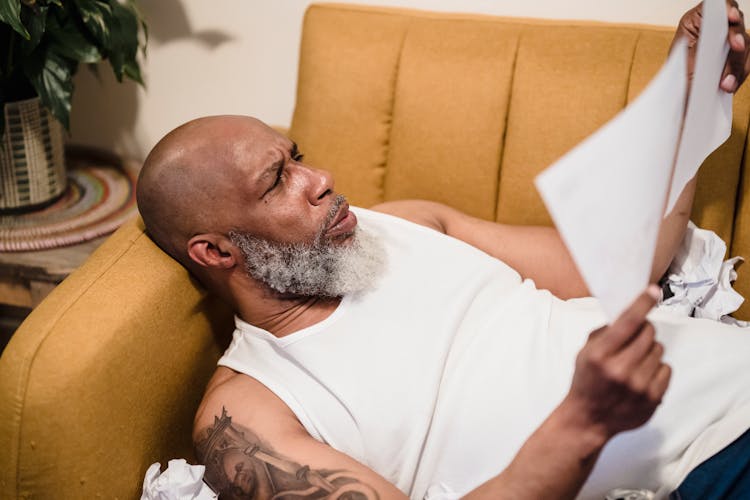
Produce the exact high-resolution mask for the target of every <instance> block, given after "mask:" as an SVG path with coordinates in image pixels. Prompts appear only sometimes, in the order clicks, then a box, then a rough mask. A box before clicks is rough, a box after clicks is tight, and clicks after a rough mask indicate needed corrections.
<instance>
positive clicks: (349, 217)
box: [325, 196, 357, 238]
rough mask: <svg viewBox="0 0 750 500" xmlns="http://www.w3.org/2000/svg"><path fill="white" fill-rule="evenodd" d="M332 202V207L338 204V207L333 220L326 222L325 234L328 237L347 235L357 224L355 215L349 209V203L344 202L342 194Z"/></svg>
mask: <svg viewBox="0 0 750 500" xmlns="http://www.w3.org/2000/svg"><path fill="white" fill-rule="evenodd" d="M334 203H335V205H334V207H335V206H336V205H338V206H339V209H338V211H337V212H336V213H335V215H334V217H333V220H331V222H330V224H328V227H327V228H326V231H325V234H326V236H328V237H329V238H336V237H340V236H348V235H349V234H351V233H352V232H353V231H354V228H355V227H356V226H357V216H356V215H354V213H353V212H352V211H350V210H349V203H347V202H346V200H345V199H344V198H343V196H342V197H341V199H337V200H336V201H335V202H334Z"/></svg>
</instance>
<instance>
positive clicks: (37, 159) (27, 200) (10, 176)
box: [0, 97, 67, 212]
mask: <svg viewBox="0 0 750 500" xmlns="http://www.w3.org/2000/svg"><path fill="white" fill-rule="evenodd" d="M66 186H67V178H66V175H65V159H64V154H63V136H62V127H61V126H60V124H59V123H58V122H57V120H55V119H54V118H53V117H52V115H51V114H50V112H49V111H48V110H47V109H46V108H43V107H42V106H41V105H40V103H39V98H38V97H35V98H34V99H28V100H25V101H16V102H9V103H6V104H5V133H4V135H3V139H2V148H0V211H4V212H13V211H26V210H32V209H34V208H37V207H41V206H44V205H45V204H46V203H48V202H50V201H52V200H54V199H55V198H57V197H58V196H59V195H61V194H62V193H63V192H64V191H65V188H66Z"/></svg>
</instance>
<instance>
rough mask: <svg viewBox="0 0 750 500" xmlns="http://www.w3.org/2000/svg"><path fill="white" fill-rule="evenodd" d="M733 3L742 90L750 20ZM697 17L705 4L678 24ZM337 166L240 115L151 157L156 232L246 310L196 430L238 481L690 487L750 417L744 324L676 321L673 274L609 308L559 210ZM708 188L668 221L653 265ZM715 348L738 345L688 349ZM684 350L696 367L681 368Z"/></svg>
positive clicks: (691, 31)
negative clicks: (440, 191) (662, 303)
mask: <svg viewBox="0 0 750 500" xmlns="http://www.w3.org/2000/svg"><path fill="white" fill-rule="evenodd" d="M730 7H731V8H730V9H729V15H728V18H729V24H730V35H729V41H730V45H731V48H732V51H731V52H730V56H729V59H728V63H727V71H726V75H725V77H723V78H722V81H721V83H720V85H721V86H722V88H724V89H725V90H726V91H730V92H731V91H734V90H736V88H737V87H738V86H739V84H741V83H742V81H743V80H744V78H745V75H746V73H747V69H748V64H749V63H748V61H749V59H748V57H747V54H748V42H749V40H748V37H747V36H746V35H745V34H744V25H743V21H742V15H741V13H740V12H739V10H738V9H737V6H736V4H732V5H731V6H730ZM698 27H699V9H698V8H696V9H693V10H691V11H689V12H688V14H686V16H685V17H683V20H682V21H681V24H680V28H679V29H678V34H683V35H687V36H690V37H692V38H691V40H692V41H693V42H694V41H695V37H696V36H697V28H698ZM333 188H334V186H333V179H332V178H331V176H330V174H329V173H327V172H325V171H321V170H316V169H314V168H312V167H310V166H308V165H305V164H304V163H303V162H302V156H301V154H300V153H299V151H297V147H296V145H295V144H293V143H292V142H291V141H290V140H288V139H287V138H285V137H283V136H281V135H279V134H277V133H275V132H274V131H273V130H271V129H270V128H268V127H267V126H265V125H264V124H262V123H260V122H258V121H257V120H254V119H251V118H246V117H236V116H221V117H210V118H203V119H199V120H195V121H192V122H189V123H187V124H185V125H183V126H181V127H179V128H178V129H176V130H174V131H173V132H171V133H170V134H168V135H167V136H166V137H165V138H164V139H162V141H160V142H159V144H158V145H157V146H156V147H155V148H154V150H153V151H152V152H151V154H150V155H149V157H148V159H147V161H146V164H145V165H144V168H143V171H142V172H141V176H140V179H139V184H138V204H139V208H140V210H141V213H142V215H143V218H144V221H145V223H146V226H147V229H148V231H149V234H150V235H151V237H152V238H153V239H154V241H156V242H157V244H159V246H160V247H161V248H162V249H164V250H165V251H166V252H168V253H169V254H170V255H172V256H173V257H174V258H175V259H177V260H178V261H179V262H181V263H182V264H183V265H184V266H185V267H186V268H187V269H188V270H190V271H191V272H192V273H193V274H194V275H195V276H196V277H197V278H198V279H199V280H200V281H201V283H202V284H203V285H205V286H206V287H207V288H209V289H210V290H212V291H213V292H214V293H216V294H218V295H219V296H220V297H221V298H223V299H224V300H225V301H226V302H228V303H229V304H230V305H231V306H232V307H233V308H234V310H235V311H236V313H237V321H236V322H237V330H236V331H235V335H234V339H233V342H232V344H231V346H230V347H229V349H228V350H227V352H226V353H225V355H224V357H223V358H222V359H221V360H220V362H219V364H220V367H219V368H218V369H217V371H216V373H215V375H214V377H213V378H212V379H211V381H210V382H209V385H208V388H207V390H206V394H205V396H204V400H203V402H202V404H201V407H200V409H199V411H198V413H197V415H196V419H195V428H194V429H195V431H194V440H195V443H196V448H197V450H198V455H199V458H200V459H201V460H202V461H203V463H205V464H206V467H207V470H206V478H207V481H208V482H209V484H211V485H212V486H213V487H214V489H216V490H217V491H219V492H220V493H221V494H222V497H226V498H272V497H273V498H291V497H305V498H306V497H309V498H323V497H332V498H352V499H354V498H403V496H404V494H407V495H409V496H411V497H413V498H432V499H434V498H453V497H455V496H457V495H466V496H467V497H468V498H483V497H487V498H572V497H574V496H575V495H577V494H578V493H579V492H580V493H581V494H582V495H583V496H586V497H594V498H596V497H599V498H601V497H602V496H603V494H604V492H606V491H607V490H609V489H611V488H614V487H617V486H631V487H639V486H646V487H658V486H660V485H661V486H662V487H663V488H666V490H664V491H662V492H669V491H670V490H671V489H673V488H674V487H675V486H677V485H678V484H679V483H680V482H681V481H682V480H683V479H684V478H685V477H686V476H687V475H688V472H689V471H690V470H691V469H694V468H695V467H696V466H698V465H699V464H700V463H701V462H703V461H704V460H705V459H707V458H709V457H711V456H712V455H714V454H717V453H718V452H720V451H721V450H722V449H723V448H725V447H727V445H729V444H730V443H732V442H733V441H734V440H735V439H737V438H738V437H740V436H741V435H742V434H743V432H744V431H745V430H746V429H747V428H748V425H750V374H749V373H747V372H748V371H747V370H743V366H744V365H745V364H746V359H747V354H748V353H750V336H747V335H746V334H745V333H743V332H740V331H739V330H736V329H733V328H731V327H727V326H723V325H719V324H716V325H710V324H709V323H708V322H706V321H698V320H692V321H691V320H679V319H674V318H670V317H669V316H665V315H661V316H658V315H655V316H654V320H655V321H658V325H659V337H660V341H658V342H657V341H656V338H655V329H654V327H653V326H652V325H651V323H650V322H649V321H647V320H646V315H647V313H649V311H650V310H651V308H652V306H653V305H654V303H655V301H656V298H657V290H655V289H654V287H651V288H649V289H648V290H647V291H646V292H644V294H643V295H642V296H641V297H639V298H638V299H637V300H636V301H635V302H634V304H633V305H632V306H631V307H630V308H629V309H628V310H627V311H626V312H625V313H623V315H622V316H621V317H620V318H619V319H618V320H617V321H615V322H613V323H612V324H610V325H608V326H605V327H603V328H596V329H595V327H597V326H599V325H601V324H602V323H603V318H602V316H601V313H600V312H599V309H598V307H597V306H596V304H595V303H593V302H592V301H591V300H588V299H583V300H569V301H567V302H565V301H563V300H561V299H572V298H574V297H581V296H584V295H586V294H587V291H586V287H585V285H584V283H583V282H582V280H581V278H580V276H579V275H578V273H577V271H576V270H575V266H574V265H573V264H572V261H571V259H570V256H569V255H568V254H567V252H566V250H565V248H564V246H563V245H562V243H561V242H560V239H559V237H558V235H557V233H556V232H555V231H554V230H553V229H549V228H529V227H513V226H504V225H498V224H494V223H490V222H486V221H481V220H478V219H474V218H471V217H469V216H467V215H465V214H462V213H460V212H458V211H455V210H453V209H451V208H449V207H446V206H443V205H440V204H436V203H431V202H420V201H403V202H392V203H386V204H383V205H379V206H377V207H374V208H373V210H371V211H368V210H362V209H350V208H349V206H348V204H347V203H346V201H345V199H344V198H343V197H342V196H341V195H337V194H336V193H335V191H334V189H333ZM693 189H694V184H691V185H689V186H688V188H686V190H685V192H684V193H683V195H682V197H681V199H680V201H679V202H678V206H677V208H676V209H675V210H674V211H673V214H672V215H670V217H669V218H668V219H667V220H666V221H665V223H664V224H663V229H662V233H661V235H660V239H659V245H658V249H657V257H656V261H655V264H654V272H653V275H652V278H653V279H656V278H658V276H659V275H660V274H661V273H663V272H664V270H665V269H666V267H667V266H668V264H669V262H670V260H671V258H672V257H673V255H674V252H675V250H676V247H677V245H678V244H679V242H680V240H681V237H682V234H683V232H684V228H685V224H686V221H687V216H688V214H689V212H690V206H691V204H692V193H693ZM522 276H523V277H524V278H529V279H526V280H523V281H522V279H521V277H522ZM532 280H533V281H532ZM537 286H538V288H537ZM550 291H552V292H553V293H554V296H553V295H552V294H551V293H550ZM592 329H593V333H591V334H590V335H587V333H586V332H589V331H591V330H592ZM661 342H664V343H665V344H666V346H667V347H666V349H665V348H664V347H662V343H661ZM706 353H710V354H712V355H713V356H715V357H716V356H721V363H706V364H704V366H701V367H700V369H685V368H686V366H689V365H690V364H691V363H695V362H696V360H699V359H701V356H702V355H705V354H706ZM665 361H669V362H670V363H671V364H674V366H675V367H676V368H679V369H681V371H680V376H679V377H675V380H673V381H672V383H671V386H670V377H671V369H670V366H669V365H667V364H666V362H665ZM728 373H731V374H732V376H731V377H728V376H727V374H728ZM719 382H721V384H718V383H719ZM702 384H708V387H707V388H705V390H700V387H701V385H702ZM668 386H669V387H670V391H669V392H668V393H667V388H668ZM662 398H664V402H663V404H661V406H660V403H662ZM657 407H658V410H657ZM695 407H698V408H700V412H693V411H692V410H693V408H695ZM647 421H648V424H647V425H646V426H643V424H644V423H646V422H647ZM641 426H643V427H641ZM631 430H634V431H633V432H624V431H631ZM605 445H606V448H605Z"/></svg>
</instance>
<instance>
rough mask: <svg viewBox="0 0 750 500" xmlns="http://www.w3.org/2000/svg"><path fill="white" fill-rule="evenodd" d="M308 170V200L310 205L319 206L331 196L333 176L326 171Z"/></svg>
mask: <svg viewBox="0 0 750 500" xmlns="http://www.w3.org/2000/svg"><path fill="white" fill-rule="evenodd" d="M308 168H309V184H308V198H309V201H310V204H311V205H320V204H321V203H323V202H324V201H325V199H326V197H327V196H328V195H331V194H333V175H332V174H331V172H329V171H327V170H318V169H317V168H310V167H308Z"/></svg>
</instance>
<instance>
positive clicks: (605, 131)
mask: <svg viewBox="0 0 750 500" xmlns="http://www.w3.org/2000/svg"><path fill="white" fill-rule="evenodd" d="M703 8H704V17H703V22H702V26H701V35H700V36H701V41H700V42H699V47H698V53H697V60H696V63H695V71H694V73H693V83H692V89H691V96H690V101H689V103H688V106H689V107H690V109H688V112H687V113H686V112H685V102H686V93H687V81H686V77H685V76H686V74H687V43H686V41H685V40H681V41H680V42H678V43H677V44H675V47H674V50H673V51H672V53H671V54H670V56H669V59H668V60H667V62H666V63H665V65H664V67H663V68H662V69H661V70H660V71H659V73H658V74H657V76H656V77H655V78H654V79H653V80H652V82H651V83H650V84H649V85H648V87H647V88H646V89H645V90H644V91H643V92H642V93H641V95H640V96H639V97H638V98H637V99H636V100H635V101H634V102H633V103H632V104H631V105H630V106H628V107H627V108H626V109H625V110H624V111H623V112H622V113H620V114H619V115H618V116H616V117H615V118H614V119H613V120H612V121H610V122H609V123H607V124H606V125H604V126H603V127H602V128H601V129H599V130H598V131H597V132H596V133H595V134H593V135H592V136H591V137H589V138H588V139H586V140H585V141H584V142H583V143H581V144H580V145H578V146H577V147H576V148H574V149H573V150H572V151H570V152H569V153H567V154H566V155H565V156H564V157H563V158H561V159H560V160H559V161H558V162H556V163H555V164H554V165H552V166H551V167H549V168H548V169H547V170H545V171H544V172H542V173H541V174H540V175H539V176H538V177H537V179H536V186H537V189H539V192H540V193H541V195H542V198H543V199H544V202H545V204H546V205H547V208H548V210H549V212H550V214H551V215H552V218H553V219H554V221H555V225H556V226H557V228H558V230H559V231H560V234H561V236H562V238H563V240H564V241H565V244H566V245H567V247H568V249H569V251H570V252H571V254H572V256H573V259H574V261H575V263H576V265H577V266H578V269H579V271H580V273H581V275H582V276H583V278H584V280H585V281H586V284H587V285H588V287H589V290H590V291H591V293H592V294H593V295H594V296H595V297H598V298H599V299H600V301H601V304H602V306H603V308H604V310H605V313H606V314H607V316H608V317H609V319H610V320H614V319H615V318H616V317H617V316H619V314H620V313H621V312H622V311H624V310H625V308H626V307H627V306H629V305H630V303H632V301H633V300H635V298H636V297H637V296H638V295H639V294H640V293H641V292H642V291H643V290H644V289H645V287H646V286H647V284H648V281H649V275H650V272H651V267H652V262H653V257H654V253H655V250H656V242H657V237H658V230H659V224H660V223H661V220H662V217H663V215H664V210H665V207H667V206H669V207H670V208H671V206H672V205H673V201H670V200H671V198H670V193H673V198H674V199H676V198H678V197H679V194H680V192H681V191H682V189H683V187H684V186H685V184H686V183H687V181H688V180H689V179H690V178H692V177H693V175H694V174H695V172H696V171H697V169H698V167H699V166H700V164H701V163H702V162H703V160H704V159H705V157H706V156H707V155H708V154H709V153H710V152H711V151H712V150H713V148H715V147H717V146H718V145H719V144H721V142H723V141H724V140H725V139H726V135H727V134H728V131H727V130H728V127H731V97H729V98H728V99H727V98H726V97H725V96H724V95H723V93H722V91H721V90H719V89H718V86H719V79H720V77H721V72H722V69H723V67H724V61H725V58H726V47H725V45H724V44H725V42H726V36H727V27H726V25H727V21H726V7H725V3H724V0H705V1H704V7H703ZM727 124H728V125H727ZM683 126H684V129H683ZM678 152H679V155H680V156H679V161H680V164H679V169H677V168H676V165H677V162H678ZM673 173H674V175H673Z"/></svg>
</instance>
